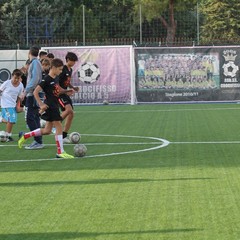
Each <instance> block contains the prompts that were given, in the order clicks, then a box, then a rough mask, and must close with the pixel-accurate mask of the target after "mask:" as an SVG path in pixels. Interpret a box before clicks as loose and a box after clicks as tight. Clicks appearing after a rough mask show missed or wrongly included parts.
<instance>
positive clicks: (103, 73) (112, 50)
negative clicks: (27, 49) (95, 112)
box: [44, 46, 131, 103]
mask: <svg viewBox="0 0 240 240" xmlns="http://www.w3.org/2000/svg"><path fill="white" fill-rule="evenodd" d="M44 49H45V50H47V51H48V52H51V53H53V54H54V56H55V58H60V59H62V60H63V61H64V63H66V61H65V56H66V54H67V52H74V53H75V54H76V55H77V56H78V61H77V62H76V63H75V65H74V67H73V74H72V85H74V86H79V88H80V90H79V92H77V93H75V95H74V96H73V102H74V103H102V102H103V101H108V102H111V103H129V102H130V100H131V64H130V47H129V46H125V47H124V46H121V47H91V48H90V47H89V48H87V47H79V48H78V47H74V48H64V47H60V48H44Z"/></svg>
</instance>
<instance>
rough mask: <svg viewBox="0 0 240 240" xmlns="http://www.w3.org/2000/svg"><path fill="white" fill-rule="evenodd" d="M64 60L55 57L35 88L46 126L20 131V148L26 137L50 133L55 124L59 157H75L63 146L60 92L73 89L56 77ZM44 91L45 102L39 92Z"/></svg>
mask: <svg viewBox="0 0 240 240" xmlns="http://www.w3.org/2000/svg"><path fill="white" fill-rule="evenodd" d="M62 69H63V62H62V60H61V59H58V58H55V59H53V60H52V63H51V68H50V71H49V74H48V75H47V76H46V77H45V79H43V80H42V81H41V83H40V84H39V85H38V86H37V87H36V89H35V90H34V97H35V99H36V101H37V103H38V105H39V106H40V113H41V114H42V115H41V118H42V119H44V120H45V121H46V125H45V127H44V128H38V129H36V130H34V131H31V132H28V133H25V134H23V133H20V139H19V141H18V146H19V148H22V145H23V144H24V142H25V141H26V139H28V138H30V137H34V136H42V135H49V134H50V133H51V130H52V127H53V126H55V128H56V134H55V140H56V145H57V154H56V157H57V158H74V157H73V156H72V155H69V154H67V153H66V152H65V151H64V148H63V137H62V123H61V121H62V117H61V115H60V110H59V105H58V100H59V93H65V94H71V93H72V91H73V90H67V89H62V88H60V87H59V84H58V81H57V80H56V77H57V76H58V75H59V74H60V73H61V72H62ZM41 91H43V92H44V93H45V100H44V102H42V101H41V99H40V97H39V93H40V92H41Z"/></svg>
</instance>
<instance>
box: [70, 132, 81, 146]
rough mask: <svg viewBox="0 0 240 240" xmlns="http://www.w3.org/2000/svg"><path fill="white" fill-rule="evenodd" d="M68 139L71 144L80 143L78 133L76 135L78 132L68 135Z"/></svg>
mask: <svg viewBox="0 0 240 240" xmlns="http://www.w3.org/2000/svg"><path fill="white" fill-rule="evenodd" d="M69 139H70V141H71V143H75V144H76V143H79V142H80V140H81V135H80V133H78V132H72V133H70V135H69Z"/></svg>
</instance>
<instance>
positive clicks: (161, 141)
mask: <svg viewBox="0 0 240 240" xmlns="http://www.w3.org/2000/svg"><path fill="white" fill-rule="evenodd" d="M81 135H86V136H102V137H117V138H140V139H150V140H155V141H158V142H149V143H147V144H151V145H152V144H154V145H157V146H154V147H150V148H144V149H140V150H132V151H125V152H112V153H106V154H96V155H87V156H85V157H84V158H94V157H106V156H115V155H123V154H132V153H139V152H146V151H152V150H156V149H159V148H163V147H166V146H167V145H168V144H169V142H168V141H167V140H165V139H162V138H155V137H143V136H128V135H104V134H81ZM91 144H93V145H104V144H105V143H90V144H86V145H91ZM106 144H111V145H120V144H128V145H131V144H135V145H136V144H145V143H144V142H142V143H106ZM46 145H50V144H46ZM51 145H55V144H51ZM0 146H14V147H17V146H16V145H0ZM35 151H36V150H35ZM53 160H54V161H59V160H64V159H59V158H50V159H49V158H48V159H26V160H24V159H13V160H8V161H7V160H3V161H0V163H13V162H41V161H53ZM65 160H66V159H65Z"/></svg>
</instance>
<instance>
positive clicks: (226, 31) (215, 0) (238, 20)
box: [200, 0, 240, 42]
mask: <svg viewBox="0 0 240 240" xmlns="http://www.w3.org/2000/svg"><path fill="white" fill-rule="evenodd" d="M239 9H240V2H239V0H231V1H227V0H205V1H203V2H202V4H201V5H200V10H201V12H202V14H203V15H204V16H205V17H204V23H203V25H202V27H201V41H203V42H214V41H215V40H217V39H218V40H219V38H220V39H221V40H223V39H225V40H228V41H229V42H231V41H234V40H233V39H234V38H235V39H236V38H239V37H240V31H239V29H240V17H239V13H238V12H239Z"/></svg>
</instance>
